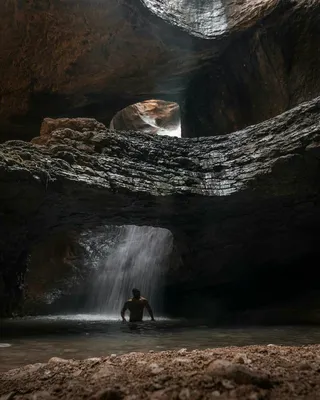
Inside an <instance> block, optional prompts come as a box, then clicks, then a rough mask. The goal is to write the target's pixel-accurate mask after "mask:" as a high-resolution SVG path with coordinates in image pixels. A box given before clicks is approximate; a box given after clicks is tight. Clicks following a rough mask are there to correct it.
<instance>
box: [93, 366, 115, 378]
mask: <svg viewBox="0 0 320 400" xmlns="http://www.w3.org/2000/svg"><path fill="white" fill-rule="evenodd" d="M113 373H114V368H113V366H112V365H111V364H107V363H104V364H103V365H101V366H100V367H99V368H98V370H97V371H96V372H95V373H94V374H93V375H92V378H93V379H101V378H105V377H107V376H111V375H112V374H113Z"/></svg>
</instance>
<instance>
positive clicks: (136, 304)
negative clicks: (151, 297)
mask: <svg viewBox="0 0 320 400" xmlns="http://www.w3.org/2000/svg"><path fill="white" fill-rule="evenodd" d="M132 295H133V297H132V298H131V299H129V300H128V301H126V302H125V303H124V306H123V307H122V310H121V318H122V321H124V322H125V321H126V318H125V312H126V311H127V310H129V312H130V319H129V322H141V321H142V318H143V311H144V309H145V308H146V309H147V311H148V313H149V315H150V317H151V321H154V317H153V311H152V308H151V307H150V304H149V302H148V300H147V299H145V298H144V297H142V296H141V294H140V290H139V289H132Z"/></svg>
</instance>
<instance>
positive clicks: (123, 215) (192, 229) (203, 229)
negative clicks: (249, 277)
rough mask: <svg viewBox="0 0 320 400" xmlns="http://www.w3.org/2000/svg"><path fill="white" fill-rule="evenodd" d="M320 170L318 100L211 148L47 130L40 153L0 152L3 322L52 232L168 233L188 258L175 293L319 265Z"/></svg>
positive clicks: (95, 131) (61, 124) (50, 126)
mask: <svg viewBox="0 0 320 400" xmlns="http://www.w3.org/2000/svg"><path fill="white" fill-rule="evenodd" d="M319 162H320V98H317V99H315V100H313V101H311V102H308V103H304V104H302V105H300V106H298V107H297V108H295V109H293V110H291V111H289V112H287V113H285V114H283V115H281V116H278V117H276V118H274V119H271V120H268V121H266V122H263V123H261V124H259V125H257V126H252V127H249V128H248V129H245V130H243V131H239V132H235V133H232V134H228V135H224V136H220V137H210V138H194V139H179V138H173V137H163V136H155V135H153V134H142V133H139V132H118V131H111V130H108V129H106V128H105V126H104V125H103V124H101V123H98V122H97V121H95V120H93V119H65V120H51V119H48V120H45V121H44V123H43V127H42V135H41V136H40V137H39V138H36V139H34V140H33V143H26V142H21V141H11V142H7V143H4V144H2V145H0V205H1V207H0V210H1V213H0V224H1V233H0V254H1V257H0V268H1V269H0V271H1V277H2V298H1V304H2V314H4V313H7V314H8V313H9V312H10V311H12V309H13V308H14V307H16V305H17V303H18V302H19V301H20V300H21V299H20V295H21V292H22V289H23V274H24V271H25V268H26V262H27V256H28V254H29V251H30V248H31V247H32V246H33V245H34V243H36V242H37V241H38V240H39V239H40V238H42V237H43V236H44V235H46V234H48V232H53V231H59V230H60V231H62V230H64V231H67V230H71V229H72V230H79V231H80V230H83V229H85V228H86V227H93V226H97V225H103V224H114V225H119V224H136V225H152V226H160V227H164V228H168V229H170V230H171V231H172V232H173V234H174V236H175V240H176V243H177V246H178V248H179V250H180V253H181V259H182V267H181V268H180V269H179V270H176V271H171V272H170V274H169V276H168V285H171V284H172V285H179V284H180V285H181V284H182V283H183V285H184V287H186V288H187V287H190V288H201V287H204V286H208V287H214V286H216V285H219V284H222V283H225V282H230V281H233V280H236V279H238V277H239V275H240V274H252V273H255V271H259V268H260V267H261V266H265V265H266V264H268V263H269V264H273V265H279V266H281V265H288V264H290V263H292V262H294V261H295V260H298V259H299V258H301V257H303V256H305V255H307V254H309V255H310V254H317V255H318V256H319V252H320V250H319V246H318V241H319V230H318V226H319V222H320V208H319V200H320V199H319V187H320V169H319ZM279 268H280V267H279Z"/></svg>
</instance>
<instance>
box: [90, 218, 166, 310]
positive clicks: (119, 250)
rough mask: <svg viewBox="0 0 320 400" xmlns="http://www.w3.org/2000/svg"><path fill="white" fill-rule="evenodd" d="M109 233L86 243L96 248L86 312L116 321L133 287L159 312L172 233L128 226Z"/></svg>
mask: <svg viewBox="0 0 320 400" xmlns="http://www.w3.org/2000/svg"><path fill="white" fill-rule="evenodd" d="M108 229H109V228H106V230H105V234H104V233H103V231H102V232H101V231H100V232H99V234H97V235H92V236H91V237H90V238H89V241H90V243H87V247H89V248H90V247H91V248H92V246H94V247H95V248H96V251H91V252H90V253H89V254H90V259H89V262H91V263H92V266H93V273H92V275H91V286H90V287H91V289H90V292H89V299H88V304H87V309H88V310H89V311H91V312H93V313H96V314H104V315H108V316H110V317H115V316H117V317H118V318H119V312H120V309H121V306H122V305H123V303H124V302H125V301H126V300H127V299H128V298H129V297H130V296H131V290H132V288H134V287H136V288H138V289H140V291H141V294H142V296H143V297H146V298H148V300H149V302H150V304H151V305H152V307H153V308H154V309H155V310H156V311H158V312H160V311H161V305H162V293H161V288H162V286H163V282H164V277H165V272H166V269H167V266H168V263H169V260H170V254H171V251H172V235H171V233H170V232H169V231H168V230H166V229H160V228H152V227H138V226H131V225H129V226H121V227H115V229H114V230H113V232H112V234H111V235H110V230H108ZM108 238H109V240H108ZM110 238H112V242H111V243H110ZM97 250H98V251H97Z"/></svg>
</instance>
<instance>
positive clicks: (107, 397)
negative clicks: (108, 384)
mask: <svg viewBox="0 0 320 400" xmlns="http://www.w3.org/2000/svg"><path fill="white" fill-rule="evenodd" d="M123 397H124V395H123V393H122V392H120V391H119V390H114V389H104V390H101V391H100V392H98V393H96V394H95V395H94V396H92V397H91V399H92V400H121V399H123Z"/></svg>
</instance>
